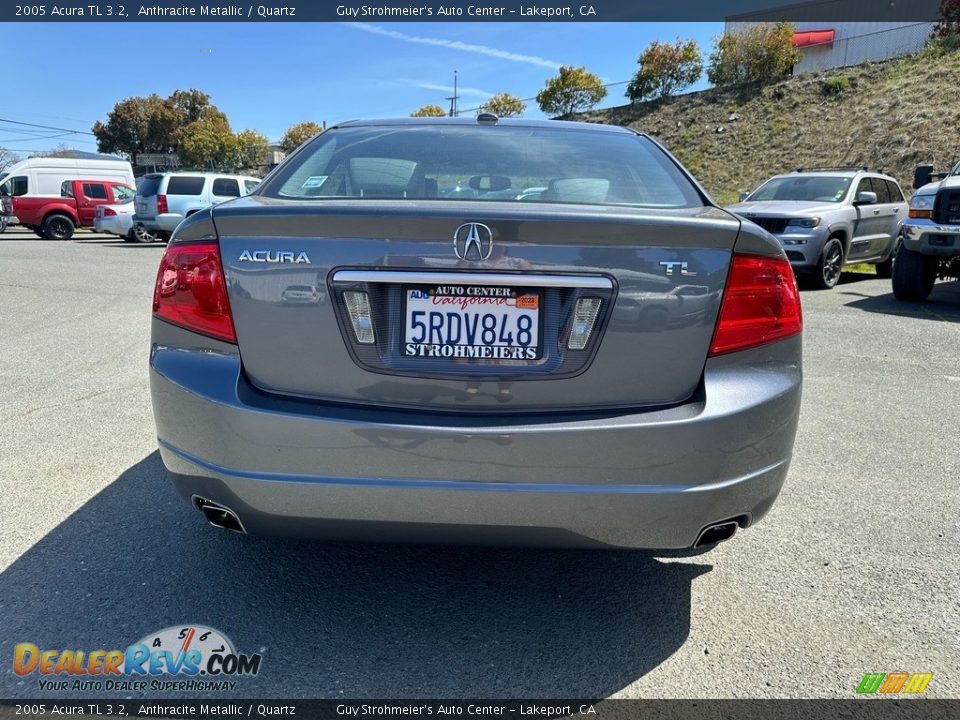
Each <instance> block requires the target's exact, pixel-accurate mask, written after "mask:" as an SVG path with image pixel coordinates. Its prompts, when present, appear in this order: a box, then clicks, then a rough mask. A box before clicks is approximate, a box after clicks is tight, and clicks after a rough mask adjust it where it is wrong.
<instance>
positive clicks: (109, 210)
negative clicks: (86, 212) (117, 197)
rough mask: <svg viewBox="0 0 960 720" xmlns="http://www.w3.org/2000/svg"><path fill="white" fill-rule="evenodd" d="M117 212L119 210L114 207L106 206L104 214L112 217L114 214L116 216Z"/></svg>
mask: <svg viewBox="0 0 960 720" xmlns="http://www.w3.org/2000/svg"><path fill="white" fill-rule="evenodd" d="M116 214H117V211H116V210H114V209H113V208H108V207H105V208H104V209H103V216H104V217H112V216H114V215H116Z"/></svg>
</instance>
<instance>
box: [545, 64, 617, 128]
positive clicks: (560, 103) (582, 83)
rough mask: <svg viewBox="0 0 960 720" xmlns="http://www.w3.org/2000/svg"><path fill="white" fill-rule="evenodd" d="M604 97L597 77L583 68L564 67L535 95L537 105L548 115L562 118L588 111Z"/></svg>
mask: <svg viewBox="0 0 960 720" xmlns="http://www.w3.org/2000/svg"><path fill="white" fill-rule="evenodd" d="M606 96H607V89H606V88H605V87H604V86H603V83H602V82H600V78H599V77H597V76H596V75H594V74H593V73H591V72H587V69H586V68H585V67H577V68H575V67H572V66H569V65H564V66H563V67H561V68H560V72H559V74H558V75H557V76H556V77H552V78H550V79H549V80H547V83H546V86H545V87H544V88H543V90H541V91H540V92H539V93H537V103H538V104H539V105H540V109H541V110H543V112H545V113H546V114H548V115H555V116H564V115H570V114H571V113H574V112H579V111H582V110H588V109H589V108H592V107H593V106H594V105H596V104H597V103H598V102H600V101H601V100H603V98H605V97H606Z"/></svg>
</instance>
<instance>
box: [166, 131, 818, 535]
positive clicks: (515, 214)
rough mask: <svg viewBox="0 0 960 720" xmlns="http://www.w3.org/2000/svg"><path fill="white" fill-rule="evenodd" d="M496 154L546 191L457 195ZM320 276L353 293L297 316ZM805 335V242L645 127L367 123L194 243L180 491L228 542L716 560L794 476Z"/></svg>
mask: <svg viewBox="0 0 960 720" xmlns="http://www.w3.org/2000/svg"><path fill="white" fill-rule="evenodd" d="M491 167H495V168H496V171H497V173H498V174H503V175H508V176H509V177H510V178H511V182H513V183H516V184H517V185H520V184H521V182H522V181H523V180H524V179H526V178H538V179H541V180H542V184H543V185H544V187H545V188H546V189H545V190H544V191H543V193H542V195H541V197H540V199H539V200H535V201H534V200H529V199H526V200H517V199H502V200H490V201H485V200H483V199H482V197H475V196H469V195H465V196H463V197H455V198H451V197H442V196H440V197H438V195H437V188H438V187H445V186H448V185H450V184H452V183H454V182H456V179H457V178H458V177H476V176H483V175H488V177H489V172H490V170H489V168H491ZM482 184H483V183H481V185H482ZM493 184H496V183H493ZM306 277H316V278H318V279H319V282H318V283H317V285H319V284H320V282H323V283H324V291H325V293H326V298H325V299H324V300H323V301H321V302H317V303H304V304H299V303H298V304H295V305H291V304H290V302H289V301H290V300H291V299H292V298H291V290H290V288H291V287H294V288H297V286H300V285H303V284H304V278H306ZM296 292H297V298H298V299H300V298H301V297H303V295H301V294H300V293H301V290H300V288H297V289H296ZM645 293H646V294H648V295H649V296H650V298H651V302H653V303H659V304H662V305H664V306H665V307H666V309H667V312H668V314H669V318H668V321H667V322H664V321H663V319H662V318H659V317H651V316H647V315H645V314H644V313H642V312H639V311H640V310H642V308H641V307H639V306H640V305H642V304H643V297H644V294H645ZM621 298H628V299H629V305H630V307H629V308H627V313H626V314H625V316H624V317H623V318H621V319H619V320H617V321H616V322H613V321H612V318H614V317H615V316H617V315H618V308H619V306H620V302H621ZM285 300H286V302H285ZM688 301H689V302H688ZM688 305H689V306H690V307H689V308H688V307H687V306H688ZM627 315H628V316H629V318H630V319H627V317H626V316H627ZM801 328H802V320H801V310H800V300H799V295H798V293H797V287H796V281H795V278H794V274H793V271H792V270H791V268H790V264H789V262H788V261H787V258H786V257H785V255H784V252H783V249H782V248H781V247H780V245H779V244H778V243H777V242H776V241H775V240H774V239H773V238H772V237H770V236H769V235H768V234H767V233H766V232H764V231H763V230H761V229H760V228H759V227H757V226H756V225H754V224H752V223H749V222H743V221H742V220H740V219H739V218H738V217H736V216H735V215H733V214H731V213H727V212H725V211H723V210H722V209H720V208H719V207H717V206H716V205H715V204H714V203H713V202H712V201H711V200H710V199H709V197H708V196H707V195H706V194H705V192H704V191H703V190H702V189H701V187H700V186H699V185H698V184H697V183H696V181H695V180H694V179H693V178H692V177H691V176H690V175H689V173H687V172H686V171H685V170H684V169H683V168H682V167H681V166H680V165H679V163H678V162H677V161H676V160H675V159H674V158H673V157H671V156H670V155H669V154H668V153H667V152H666V151H665V150H663V148H661V147H660V146H659V145H657V144H656V142H655V141H654V140H652V139H651V138H649V137H647V136H646V135H642V134H639V133H637V132H634V131H633V130H630V129H626V128H616V127H610V126H603V125H596V124H588V123H574V122H564V123H557V122H551V121H539V122H538V121H529V120H499V121H498V120H497V119H496V118H495V117H494V118H493V121H492V122H491V120H490V116H489V115H488V116H481V117H480V118H478V119H473V118H446V119H436V118H433V119H421V120H417V119H403V120H393V121H391V120H381V121H371V122H352V123H346V124H343V125H339V126H335V127H333V128H331V129H328V130H327V131H326V132H324V133H323V134H322V135H319V136H317V137H316V138H315V139H313V140H311V141H309V143H308V144H306V145H305V146H304V147H303V148H301V149H300V150H299V151H298V152H297V153H295V154H294V155H293V156H291V157H290V158H289V159H288V160H286V161H285V162H284V163H283V164H282V165H281V166H280V167H279V168H277V169H276V170H275V171H274V172H273V173H271V175H270V176H269V177H268V178H267V179H266V180H265V181H264V183H263V184H262V185H261V186H260V187H258V188H257V189H256V190H254V191H253V193H252V194H251V195H250V196H248V197H244V198H238V199H236V200H232V201H230V202H225V203H221V204H219V205H215V206H214V207H212V208H210V209H207V210H203V211H200V212H197V213H195V214H194V215H191V216H190V217H188V218H186V219H185V220H184V221H183V222H182V223H181V224H180V225H179V226H178V227H177V229H176V231H175V232H174V235H173V238H172V239H171V242H170V244H169V245H168V246H167V248H166V252H165V254H164V256H163V258H162V260H161V263H160V269H159V273H158V275H157V282H156V286H155V291H154V300H153V322H152V346H151V350H150V359H149V363H150V383H151V393H152V398H153V407H154V416H155V418H156V424H157V436H158V439H159V446H160V454H161V456H162V458H163V462H164V464H165V466H166V468H167V470H168V471H169V473H170V475H171V477H172V480H173V483H174V484H175V485H176V487H177V488H178V490H179V491H180V493H181V494H182V495H183V497H184V498H185V499H186V500H187V501H188V502H190V503H191V504H192V505H193V507H195V508H196V509H197V510H199V511H201V512H202V513H203V514H204V515H205V517H206V518H207V520H208V521H209V522H211V523H212V524H214V525H217V526H219V527H223V528H228V529H231V530H235V531H238V532H249V533H285V534H294V535H316V536H321V537H326V538H330V537H344V538H361V539H369V538H374V539H377V540H383V539H398V540H416V541H427V540H431V541H441V542H459V541H466V540H469V541H480V542H487V541H505V542H509V543H514V544H537V545H565V546H570V545H573V546H587V547H631V548H676V549H680V548H691V547H710V546H712V545H713V544H715V543H716V542H718V541H721V540H724V539H726V538H729V537H730V536H731V535H733V533H734V531H735V530H736V529H737V528H745V527H748V526H750V525H752V524H754V523H756V522H757V521H758V520H760V518H762V517H763V516H764V515H765V514H766V513H767V511H768V510H769V509H770V507H771V506H772V505H773V503H774V501H775V499H776V497H777V494H778V493H779V491H780V488H781V485H782V484H783V482H784V478H785V477H786V474H787V468H788V466H789V463H790V458H791V453H792V448H793V441H794V435H795V432H796V428H797V420H798V413H799V408H800V388H801V375H802V372H801V337H800V333H801Z"/></svg>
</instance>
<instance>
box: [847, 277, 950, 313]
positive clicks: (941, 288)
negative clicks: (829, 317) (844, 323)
mask: <svg viewBox="0 0 960 720" xmlns="http://www.w3.org/2000/svg"><path fill="white" fill-rule="evenodd" d="M841 293H842V294H843V295H848V296H850V297H853V298H857V299H856V300H851V301H849V302H847V303H845V304H846V306H847V307H851V308H857V309H858V310H865V311H867V312H874V313H882V314H884V315H899V316H901V317H914V318H923V319H925V320H940V321H943V322H952V323H960V282H958V281H951V282H942V281H941V282H938V283H937V284H936V285H934V286H933V291H932V292H931V293H930V297H929V298H927V300H926V301H925V302H904V301H902V300H897V299H896V298H895V297H894V296H893V293H892V292H890V293H886V294H884V295H864V294H862V293H857V292H849V291H848V292H843V291H841Z"/></svg>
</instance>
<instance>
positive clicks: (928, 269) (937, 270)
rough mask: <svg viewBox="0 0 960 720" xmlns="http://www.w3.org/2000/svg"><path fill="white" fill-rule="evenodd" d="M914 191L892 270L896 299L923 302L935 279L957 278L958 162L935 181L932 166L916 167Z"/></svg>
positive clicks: (959, 264)
mask: <svg viewBox="0 0 960 720" xmlns="http://www.w3.org/2000/svg"><path fill="white" fill-rule="evenodd" d="M914 188H915V189H916V193H914V196H913V197H912V198H911V199H910V212H909V215H910V217H909V219H908V220H907V222H906V224H905V225H904V228H903V245H902V246H901V247H900V251H899V252H898V253H897V263H896V265H894V268H893V294H894V295H895V296H896V297H897V299H898V300H926V299H927V297H928V296H929V295H930V291H931V290H933V285H934V283H935V282H936V281H937V278H948V277H953V278H960V163H958V164H957V165H954V166H953V169H952V170H950V172H948V173H940V174H938V175H937V177H936V178H934V173H933V166H931V165H920V166H918V167H917V168H916V171H915V173H914Z"/></svg>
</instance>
